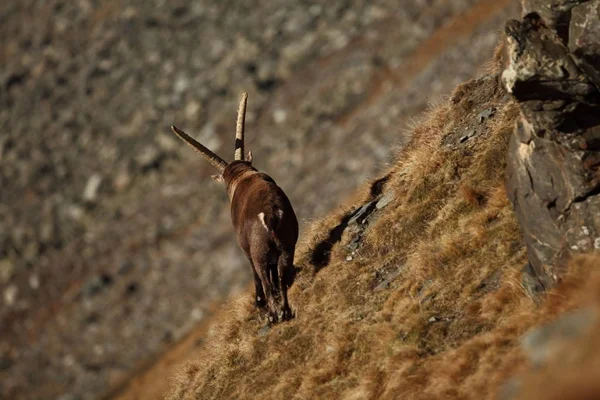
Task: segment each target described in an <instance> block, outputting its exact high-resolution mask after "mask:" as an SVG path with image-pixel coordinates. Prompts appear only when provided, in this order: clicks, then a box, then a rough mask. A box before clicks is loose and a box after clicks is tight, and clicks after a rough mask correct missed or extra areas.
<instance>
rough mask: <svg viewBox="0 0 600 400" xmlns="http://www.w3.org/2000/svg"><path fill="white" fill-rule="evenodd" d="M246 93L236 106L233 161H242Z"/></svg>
mask: <svg viewBox="0 0 600 400" xmlns="http://www.w3.org/2000/svg"><path fill="white" fill-rule="evenodd" d="M247 102H248V93H242V99H241V100H240V105H239V106H238V115H237V123H236V126H235V153H234V158H233V159H234V160H243V159H244V122H245V121H246V103H247Z"/></svg>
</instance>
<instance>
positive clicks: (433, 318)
mask: <svg viewBox="0 0 600 400" xmlns="http://www.w3.org/2000/svg"><path fill="white" fill-rule="evenodd" d="M436 321H437V318H436V317H431V318H429V319H428V322H430V323H433V322H436Z"/></svg>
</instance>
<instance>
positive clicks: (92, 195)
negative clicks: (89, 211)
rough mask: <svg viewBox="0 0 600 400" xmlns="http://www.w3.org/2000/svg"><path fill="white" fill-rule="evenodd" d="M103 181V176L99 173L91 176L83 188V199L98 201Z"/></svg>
mask: <svg viewBox="0 0 600 400" xmlns="http://www.w3.org/2000/svg"><path fill="white" fill-rule="evenodd" d="M101 183H102V177H101V176H100V175H99V174H94V175H92V176H90V177H89V178H88V181H87V183H86V185H85V189H84V190H83V199H84V200H85V201H88V202H94V201H96V199H97V197H98V189H100V184H101Z"/></svg>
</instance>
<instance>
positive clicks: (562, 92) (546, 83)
mask: <svg viewBox="0 0 600 400" xmlns="http://www.w3.org/2000/svg"><path fill="white" fill-rule="evenodd" d="M567 3H568V4H567ZM529 4H537V3H536V2H534V1H532V2H529ZM561 4H563V5H561ZM570 4H571V5H572V2H568V1H566V0H565V1H563V2H560V1H558V0H555V1H553V2H552V3H551V5H552V7H554V8H552V9H553V10H559V9H560V10H562V9H563V8H566V9H569V8H570ZM580 7H581V6H580ZM592 20H593V18H592ZM573 23H575V22H574V21H572V22H571V24H573ZM590 24H592V23H590ZM592 25H593V24H592ZM556 29H558V28H556ZM586 29H587V30H586V32H587V31H591V30H593V27H592V26H588V27H587V28H586ZM506 34H507V52H508V59H509V63H508V66H507V67H506V69H505V70H504V72H503V74H502V82H503V84H504V86H505V87H506V89H507V90H508V92H510V93H512V95H513V96H514V98H515V99H516V100H517V101H518V103H519V107H520V110H521V117H520V118H519V120H518V122H517V124H516V126H515V130H514V133H513V136H512V138H511V141H510V145H509V154H508V165H507V183H506V188H507V193H508V195H509V199H510V201H511V202H512V203H513V206H514V209H515V214H516V216H517V219H518V221H519V223H520V225H521V230H522V232H523V234H524V237H525V242H526V245H527V249H528V257H529V261H530V263H531V268H532V270H533V274H532V275H533V276H536V277H537V279H538V280H539V282H540V283H541V284H542V285H543V287H545V288H549V287H551V286H553V285H554V283H555V282H556V281H557V279H558V278H559V277H560V274H561V272H562V269H561V268H562V265H563V264H564V261H565V260H567V259H568V258H569V257H570V255H571V254H572V253H574V252H587V251H590V250H591V249H593V248H594V243H595V239H596V238H598V237H600V194H599V192H600V174H599V169H600V155H599V153H598V150H600V141H599V140H598V138H600V92H599V91H598V89H597V88H596V86H595V85H593V84H592V83H591V82H590V79H588V76H587V75H586V74H585V73H584V71H582V69H580V68H579V67H578V66H577V64H576V63H575V61H574V60H573V58H572V56H571V54H570V52H569V49H568V48H567V47H566V45H565V44H564V43H563V40H562V38H561V36H560V35H559V32H557V30H555V29H554V28H553V25H551V24H550V25H547V24H544V23H543V21H541V20H540V18H539V16H538V15H537V14H528V15H526V16H525V17H524V19H523V21H514V20H513V21H509V22H508V23H507V27H506ZM581 35H584V34H583V33H581ZM582 43H583V42H582ZM581 226H585V227H586V232H587V233H584V232H583V231H582V230H581Z"/></svg>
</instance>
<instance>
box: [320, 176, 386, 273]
mask: <svg viewBox="0 0 600 400" xmlns="http://www.w3.org/2000/svg"><path fill="white" fill-rule="evenodd" d="M389 179H390V174H388V175H385V176H384V177H383V178H380V179H377V180H376V181H374V182H373V183H372V184H371V197H370V199H369V200H368V201H367V202H366V203H365V204H364V205H363V206H362V207H359V208H357V209H356V210H353V211H351V212H348V213H346V214H345V215H344V216H343V217H342V220H341V221H340V223H339V224H338V225H337V226H335V227H334V228H333V229H331V230H330V231H329V235H328V236H327V238H326V239H325V240H323V241H321V242H319V243H318V244H317V245H316V246H315V248H314V249H313V251H312V253H311V257H310V261H311V263H312V265H313V266H314V268H315V273H317V272H319V271H320V270H321V269H323V268H324V267H326V266H327V265H329V261H330V260H331V250H332V249H333V246H334V245H335V244H336V243H337V242H339V241H340V240H341V239H342V235H343V234H344V230H345V229H346V227H347V226H348V223H349V222H350V220H351V219H352V217H354V216H355V215H356V214H357V213H358V212H360V211H361V210H363V209H364V207H365V205H367V204H369V203H372V202H374V201H375V200H376V199H377V198H378V197H379V196H381V194H382V193H383V188H384V187H385V184H386V182H387V181H388V180H389ZM374 208H375V207H374V204H373V206H372V207H369V211H368V213H371V212H372V211H373V210H374Z"/></svg>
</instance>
